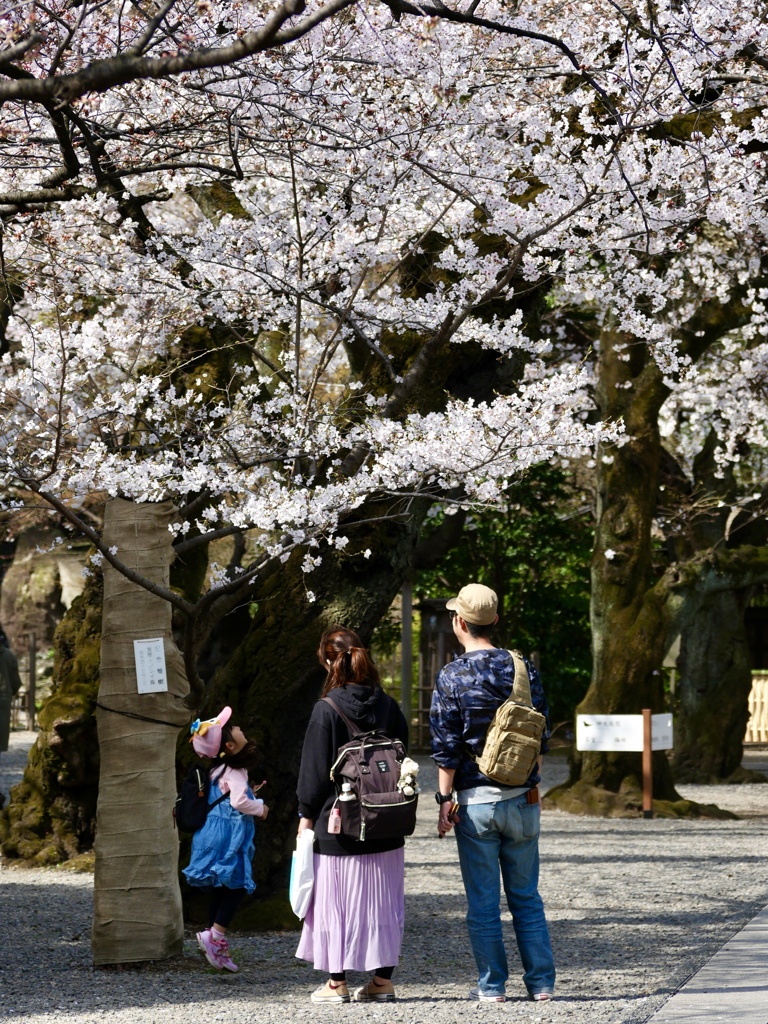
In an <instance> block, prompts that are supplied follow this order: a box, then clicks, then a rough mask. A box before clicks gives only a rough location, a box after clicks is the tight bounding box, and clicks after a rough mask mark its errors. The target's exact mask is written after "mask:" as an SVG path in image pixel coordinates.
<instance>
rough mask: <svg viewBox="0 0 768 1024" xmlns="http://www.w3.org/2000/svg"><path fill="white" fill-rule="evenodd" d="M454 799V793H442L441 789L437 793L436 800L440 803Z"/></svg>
mask: <svg viewBox="0 0 768 1024" xmlns="http://www.w3.org/2000/svg"><path fill="white" fill-rule="evenodd" d="M452 799H453V793H441V792H440V790H439V789H438V791H437V792H436V793H435V802H436V803H438V804H440V805H441V806H442V805H443V804H447V803H448V801H449V800H452Z"/></svg>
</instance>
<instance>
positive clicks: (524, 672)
mask: <svg viewBox="0 0 768 1024" xmlns="http://www.w3.org/2000/svg"><path fill="white" fill-rule="evenodd" d="M507 653H508V654H511V655H512V661H513V662H514V663H515V678H514V682H513V683H512V693H511V697H512V699H513V700H514V701H516V702H517V703H518V704H525V705H526V707H529V708H532V707H533V698H532V697H531V680H530V679H529V677H528V669H527V668H526V667H525V662H524V661H523V656H522V654H521V653H520V651H512V650H509V651H507Z"/></svg>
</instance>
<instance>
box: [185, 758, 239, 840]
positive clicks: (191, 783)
mask: <svg viewBox="0 0 768 1024" xmlns="http://www.w3.org/2000/svg"><path fill="white" fill-rule="evenodd" d="M210 791H211V769H210V768H206V767H205V766H204V765H201V764H199V765H193V766H192V767H191V768H190V769H189V771H188V772H187V777H186V778H185V779H184V781H183V782H182V784H181V792H180V793H179V795H178V796H177V797H176V804H175V806H174V808H173V820H174V823H175V825H176V827H177V828H178V829H179V831H180V832H197V830H198V829H200V828H202V827H203V825H204V824H205V819H206V818H207V817H208V812H209V811H210V809H211V808H212V807H215V806H216V804H220V803H221V801H222V800H225V799H226V798H227V797H228V796H229V793H225V794H224V796H220V797H219V798H218V800H214V801H213V803H212V804H209V803H208V796H209V794H210Z"/></svg>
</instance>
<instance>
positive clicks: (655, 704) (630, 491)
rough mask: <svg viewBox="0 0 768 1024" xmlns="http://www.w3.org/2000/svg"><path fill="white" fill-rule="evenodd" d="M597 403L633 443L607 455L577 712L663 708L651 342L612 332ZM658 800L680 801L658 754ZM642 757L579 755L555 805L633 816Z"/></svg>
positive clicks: (656, 405)
mask: <svg viewBox="0 0 768 1024" xmlns="http://www.w3.org/2000/svg"><path fill="white" fill-rule="evenodd" d="M598 370H599V383H598V391H597V400H598V405H599V407H600V412H601V414H602V416H603V418H605V419H607V420H617V419H619V418H620V417H621V418H623V419H624V423H625V426H626V435H627V440H626V443H625V444H623V445H620V446H619V445H617V446H613V447H611V449H610V451H603V452H601V453H599V457H598V463H597V477H598V503H597V531H596V535H595V548H594V555H593V559H592V597H591V625H592V650H593V670H592V681H591V684H590V687H589V690H588V692H587V695H586V696H585V698H584V700H583V701H582V703H581V704H580V705H579V707H578V708H577V713H578V714H606V713H612V714H638V713H640V712H641V711H642V709H643V708H651V709H652V710H653V711H654V712H660V711H662V710H663V691H662V682H661V675H660V673H659V668H660V666H661V662H662V660H663V656H664V643H665V639H666V590H665V589H664V588H659V587H655V586H654V583H655V580H654V574H653V565H652V542H651V526H652V522H653V517H654V513H655V510H656V487H657V481H658V473H659V463H660V452H661V440H660V437H659V431H658V413H659V409H660V407H661V403H662V402H663V400H664V397H665V395H666V389H665V388H664V385H663V381H662V378H661V373H660V372H659V370H658V367H657V366H656V365H655V363H654V362H653V361H652V360H651V359H650V358H649V356H648V353H647V349H646V347H645V346H644V345H640V344H637V343H632V339H630V338H627V337H626V336H624V335H620V334H615V333H610V332H605V333H604V334H603V336H602V337H601V340H600V356H599V364H598ZM653 768H654V797H655V798H658V799H664V800H676V799H679V798H678V795H677V793H676V792H675V789H674V786H673V784H672V777H671V773H670V770H669V765H668V763H667V760H666V758H665V756H664V755H663V754H661V753H658V754H655V755H654V764H653ZM641 777H642V776H641V755H640V754H624V753H598V752H588V753H578V752H577V753H576V754H575V755H574V758H573V763H572V773H571V779H570V783H569V784H568V785H566V786H565V787H560V788H559V789H558V790H557V791H555V792H553V793H552V796H551V797H550V799H552V800H553V801H554V802H556V803H557V806H559V807H561V808H563V809H565V810H571V811H576V812H581V813H599V814H607V815H625V814H636V813H640V811H641V809H642V787H641Z"/></svg>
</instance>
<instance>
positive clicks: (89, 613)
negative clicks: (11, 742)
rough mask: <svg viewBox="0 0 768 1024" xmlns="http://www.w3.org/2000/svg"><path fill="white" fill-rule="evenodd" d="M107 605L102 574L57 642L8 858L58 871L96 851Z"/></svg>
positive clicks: (15, 799)
mask: <svg viewBox="0 0 768 1024" xmlns="http://www.w3.org/2000/svg"><path fill="white" fill-rule="evenodd" d="M101 604H102V578H101V573H95V574H94V575H93V576H92V577H91V579H89V580H88V583H87V586H86V588H85V590H84V591H83V593H82V594H81V595H80V596H79V597H77V598H75V600H74V601H73V603H72V606H71V608H70V609H69V611H68V612H67V613H66V615H65V616H64V618H63V619H62V621H61V623H60V624H59V626H58V628H57V630H56V633H55V635H54V639H53V648H54V663H53V689H52V692H51V695H50V697H48V699H47V700H46V701H45V702H44V703H43V706H42V707H41V709H40V711H39V713H38V725H39V729H40V731H39V732H38V734H37V739H36V740H35V743H34V746H33V747H32V750H31V751H30V755H29V761H28V764H27V767H26V769H25V772H24V778H23V780H22V782H20V783H19V785H18V786H14V788H13V789H12V790H11V796H10V803H9V806H8V807H7V808H5V810H4V811H2V812H1V813H0V840H1V841H2V846H1V848H2V851H3V855H4V856H5V857H10V858H17V857H18V858H22V859H24V860H27V861H29V862H31V863H32V864H38V865H48V864H59V863H61V861H63V860H69V859H72V858H75V857H87V856H88V851H90V850H91V848H92V846H93V835H94V824H95V814H96V794H97V792H98V778H99V747H98V743H97V740H96V722H95V720H94V717H93V707H94V701H95V699H96V693H97V691H98V686H99V658H100V647H101Z"/></svg>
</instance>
